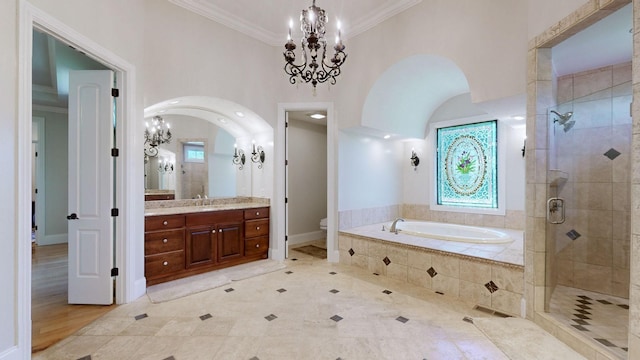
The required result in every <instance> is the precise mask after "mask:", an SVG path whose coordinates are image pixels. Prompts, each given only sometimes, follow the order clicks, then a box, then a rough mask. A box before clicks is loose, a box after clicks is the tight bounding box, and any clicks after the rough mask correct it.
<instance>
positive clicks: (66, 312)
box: [31, 244, 116, 353]
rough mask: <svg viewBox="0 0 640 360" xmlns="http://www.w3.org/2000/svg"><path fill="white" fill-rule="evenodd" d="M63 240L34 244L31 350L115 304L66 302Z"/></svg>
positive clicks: (94, 317) (50, 341) (38, 349)
mask: <svg viewBox="0 0 640 360" xmlns="http://www.w3.org/2000/svg"><path fill="white" fill-rule="evenodd" d="M67 264H68V248H67V244H57V245H46V246H36V247H35V250H34V252H33V255H32V267H31V297H32V299H31V319H32V330H31V341H32V343H31V352H32V353H36V352H38V351H42V350H44V349H46V348H48V347H49V346H51V345H53V344H55V343H57V342H58V341H60V340H62V339H64V338H66V337H67V336H69V335H71V334H73V333H75V332H76V331H78V330H80V329H81V328H82V327H84V326H86V325H88V324H89V323H91V322H92V321H94V320H95V319H97V318H99V317H100V316H102V315H103V314H105V313H107V312H109V311H110V310H112V309H114V308H115V306H116V305H110V306H100V305H69V304H67V283H68V280H67Z"/></svg>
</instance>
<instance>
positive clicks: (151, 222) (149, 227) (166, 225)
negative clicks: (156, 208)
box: [144, 215, 184, 231]
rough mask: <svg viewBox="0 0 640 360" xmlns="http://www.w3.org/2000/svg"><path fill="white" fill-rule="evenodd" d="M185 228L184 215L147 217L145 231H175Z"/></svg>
mask: <svg viewBox="0 0 640 360" xmlns="http://www.w3.org/2000/svg"><path fill="white" fill-rule="evenodd" d="M181 227H184V215H170V216H147V217H146V218H145V219H144V231H153V230H164V229H175V228H181Z"/></svg>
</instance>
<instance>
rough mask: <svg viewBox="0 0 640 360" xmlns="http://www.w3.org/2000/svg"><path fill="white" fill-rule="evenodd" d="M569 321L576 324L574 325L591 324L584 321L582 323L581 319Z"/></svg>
mask: <svg viewBox="0 0 640 360" xmlns="http://www.w3.org/2000/svg"><path fill="white" fill-rule="evenodd" d="M571 321H574V322H576V323H578V324H580V325H591V324H589V323H588V322H586V321H584V320H582V319H571Z"/></svg>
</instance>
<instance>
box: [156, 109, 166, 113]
mask: <svg viewBox="0 0 640 360" xmlns="http://www.w3.org/2000/svg"><path fill="white" fill-rule="evenodd" d="M158 112H159V113H160V114H162V113H166V112H167V110H164V109H162V110H160V111H158Z"/></svg>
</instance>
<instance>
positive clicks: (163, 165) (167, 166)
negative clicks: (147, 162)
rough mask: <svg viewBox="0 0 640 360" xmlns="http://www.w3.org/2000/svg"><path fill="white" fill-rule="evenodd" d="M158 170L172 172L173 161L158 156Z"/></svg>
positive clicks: (163, 172)
mask: <svg viewBox="0 0 640 360" xmlns="http://www.w3.org/2000/svg"><path fill="white" fill-rule="evenodd" d="M158 172H159V173H160V174H171V173H173V163H172V162H171V161H169V160H164V159H162V158H160V161H158Z"/></svg>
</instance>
